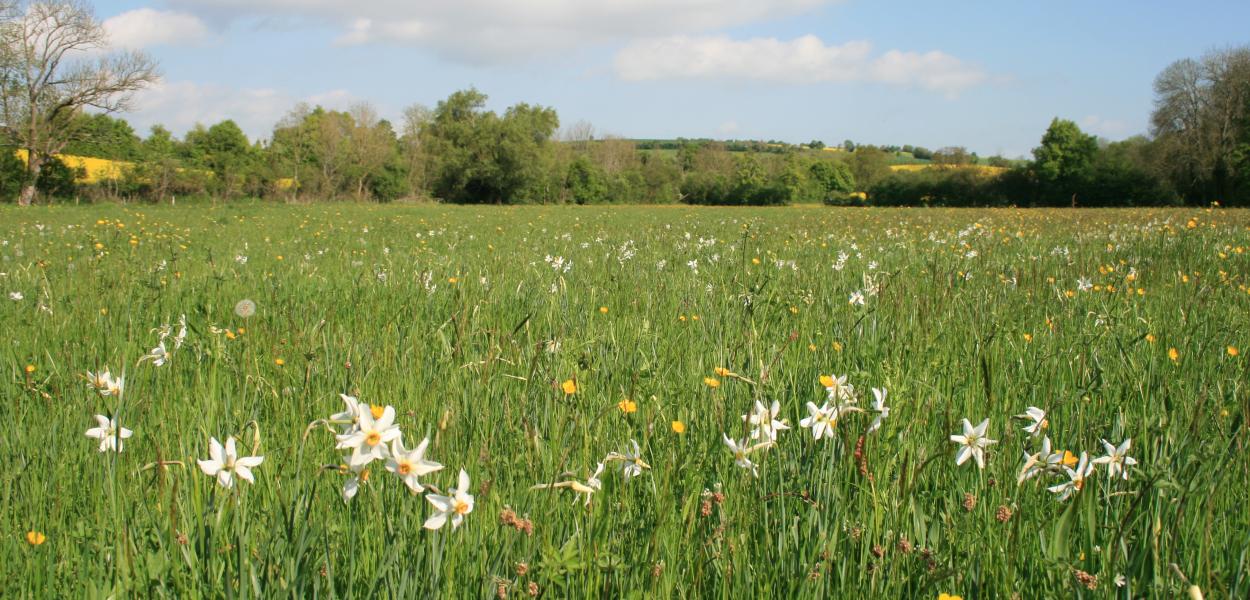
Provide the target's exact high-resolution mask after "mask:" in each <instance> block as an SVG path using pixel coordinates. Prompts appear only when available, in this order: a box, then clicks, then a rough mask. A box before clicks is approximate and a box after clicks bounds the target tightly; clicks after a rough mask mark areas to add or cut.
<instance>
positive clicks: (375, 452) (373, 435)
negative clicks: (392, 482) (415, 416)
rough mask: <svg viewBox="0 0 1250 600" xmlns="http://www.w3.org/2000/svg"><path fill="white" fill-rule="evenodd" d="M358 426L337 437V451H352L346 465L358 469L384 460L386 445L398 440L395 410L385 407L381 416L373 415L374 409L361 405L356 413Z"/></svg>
mask: <svg viewBox="0 0 1250 600" xmlns="http://www.w3.org/2000/svg"><path fill="white" fill-rule="evenodd" d="M356 414H357V417H358V418H359V420H360V421H359V426H358V427H357V428H356V429H355V430H353V431H350V432H348V433H344V434H342V435H339V436H338V441H339V443H338V445H337V446H335V447H336V448H338V449H339V450H348V449H350V450H351V451H352V456H351V458H350V459H348V461H347V464H348V465H349V466H352V467H359V466H361V465H364V464H368V463H370V462H373V461H375V460H386V458H387V444H389V443H391V442H392V441H394V440H397V439H399V438H400V435H401V434H400V431H399V427H396V426H395V408H394V407H392V406H387V407H385V408H383V409H382V411H381V414H375V412H374V407H371V406H369V405H366V404H361V405H360V407H359V410H357V411H356Z"/></svg>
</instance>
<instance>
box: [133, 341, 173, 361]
mask: <svg viewBox="0 0 1250 600" xmlns="http://www.w3.org/2000/svg"><path fill="white" fill-rule="evenodd" d="M169 358H170V356H169V351H168V350H166V349H165V340H164V339H162V340H161V341H160V343H158V344H157V345H156V347H155V348H153V349H151V350H150V351H148V353H147V354H144V355H143V356H142V357H141V358H139V362H143V361H145V360H150V361H152V364H153V365H154V366H157V367H163V366H165V363H167V362H169Z"/></svg>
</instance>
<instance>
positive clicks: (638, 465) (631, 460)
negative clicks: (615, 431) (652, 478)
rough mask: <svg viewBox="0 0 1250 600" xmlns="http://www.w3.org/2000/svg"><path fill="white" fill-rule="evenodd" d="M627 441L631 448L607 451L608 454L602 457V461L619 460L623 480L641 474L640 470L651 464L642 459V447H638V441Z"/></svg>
mask: <svg viewBox="0 0 1250 600" xmlns="http://www.w3.org/2000/svg"><path fill="white" fill-rule="evenodd" d="M629 443H630V444H631V445H632V446H633V449H632V450H630V449H626V450H625V451H624V452H609V453H608V455H607V456H606V457H604V462H611V461H614V460H619V461H621V475H622V476H623V477H624V478H625V481H629V479H630V478H631V477H633V476H635V475H642V471H643V470H644V469H650V468H651V465H649V464H647V463H646V462H645V461H643V460H642V449H641V448H639V447H638V442H637V441H634V440H629Z"/></svg>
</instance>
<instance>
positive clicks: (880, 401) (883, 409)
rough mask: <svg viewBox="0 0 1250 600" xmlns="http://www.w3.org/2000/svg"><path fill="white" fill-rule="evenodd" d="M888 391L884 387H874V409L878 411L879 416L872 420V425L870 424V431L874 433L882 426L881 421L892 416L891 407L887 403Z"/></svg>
mask: <svg viewBox="0 0 1250 600" xmlns="http://www.w3.org/2000/svg"><path fill="white" fill-rule="evenodd" d="M887 393H888V392H887V391H886V390H885V389H884V388H872V397H873V400H872V410H873V412H875V413H877V417H876V418H875V419H873V420H872V425H869V426H868V433H872V432H874V431H876V430H878V429H880V428H881V421H883V420H885V418H886V417H888V416H890V407H888V406H886V405H885V397H886V394H887Z"/></svg>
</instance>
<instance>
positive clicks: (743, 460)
mask: <svg viewBox="0 0 1250 600" xmlns="http://www.w3.org/2000/svg"><path fill="white" fill-rule="evenodd" d="M721 435H722V436H723V437H724V438H725V445H726V446H728V447H729V452H730V453H732V454H733V455H734V464H736V465H738V466H739V467H742V468H743V469H746V470H748V471H750V472H751V476H752V477H759V468H758V467H757V466H756V465H755V463H753V462H751V459H750V458H747V457H748V456H749V455H750V454H751V453H753V452H755V451H757V450H762V449H764V448H767V447H769V446H771V445H773V444H774V442H772V441H767V442H761V443H759V444H755V445H754V446H750V445H748V443H747V440H742V441H741V442H738V441H734V440H733V439H732V438H730V437H729V436H728V435H726V434H723V433H722V434H721Z"/></svg>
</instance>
